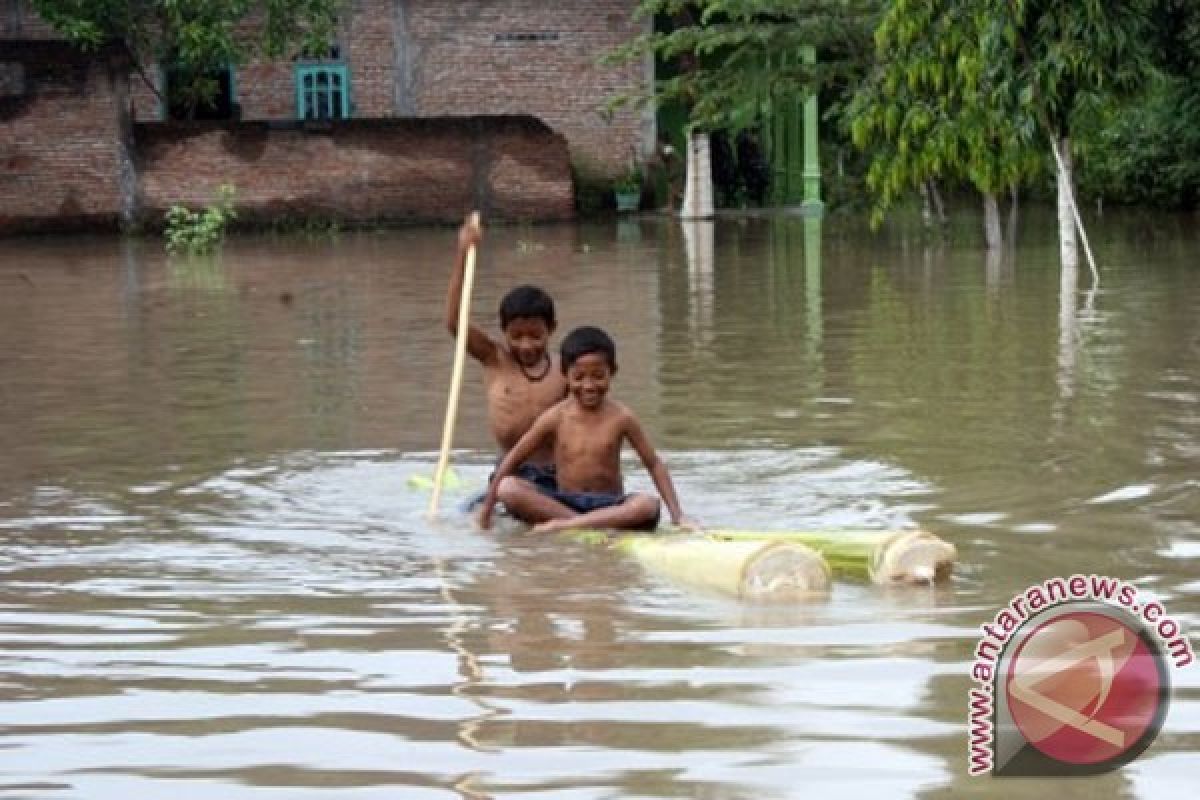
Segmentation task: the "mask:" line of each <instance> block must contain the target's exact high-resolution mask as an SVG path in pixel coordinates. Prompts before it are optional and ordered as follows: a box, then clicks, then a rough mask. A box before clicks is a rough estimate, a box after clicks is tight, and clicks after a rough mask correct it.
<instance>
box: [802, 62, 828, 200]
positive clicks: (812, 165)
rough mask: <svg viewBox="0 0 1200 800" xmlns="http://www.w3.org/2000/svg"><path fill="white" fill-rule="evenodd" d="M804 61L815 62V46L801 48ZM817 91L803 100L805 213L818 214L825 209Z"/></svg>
mask: <svg viewBox="0 0 1200 800" xmlns="http://www.w3.org/2000/svg"><path fill="white" fill-rule="evenodd" d="M803 57H804V63H806V64H816V63H817V51H816V48H814V47H811V46H807V47H804V48H803ZM817 113H818V110H817V93H816V92H813V93H812V94H810V95H809V96H808V99H806V100H805V101H804V204H803V206H801V207H802V208H803V209H804V211H805V212H806V213H810V214H820V213H822V212H823V211H824V209H825V204H824V203H822V202H821V166H820V163H819V162H818V158H817Z"/></svg>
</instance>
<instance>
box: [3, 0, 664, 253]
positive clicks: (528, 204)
mask: <svg viewBox="0 0 1200 800" xmlns="http://www.w3.org/2000/svg"><path fill="white" fill-rule="evenodd" d="M635 5H636V0H558V2H555V3H546V2H544V1H543V0H349V2H348V6H347V7H348V11H347V13H345V14H344V15H343V18H342V20H341V23H340V25H339V28H338V33H337V37H336V41H335V42H334V43H333V44H332V46H331V48H330V49H329V51H328V52H325V53H321V54H319V55H320V57H317V58H305V59H297V60H294V61H288V62H271V63H248V64H244V65H238V66H231V67H229V68H228V69H225V70H223V71H221V72H220V73H219V74H218V75H217V76H216V77H218V85H219V87H220V89H219V92H218V96H217V98H216V99H215V101H214V103H213V104H212V106H211V107H206V108H203V109H200V113H199V114H196V116H197V117H199V118H204V119H205V120H206V121H205V122H191V123H188V124H186V125H175V124H171V123H170V122H169V120H171V119H172V117H173V116H177V115H178V109H172V108H170V107H169V103H168V102H167V101H165V100H164V98H167V97H171V96H172V95H171V92H170V82H171V78H172V76H171V72H170V69H169V65H151V67H150V68H149V69H148V70H147V71H146V76H147V78H148V79H149V81H150V82H152V83H153V84H154V85H155V88H156V89H157V92H156V91H152V90H151V89H150V88H149V87H148V86H146V85H145V81H143V80H141V79H140V78H137V77H135V79H134V80H133V82H132V84H130V86H129V93H128V95H127V96H126V95H125V93H124V90H123V87H122V85H120V83H119V82H118V81H116V80H115V79H114V76H112V75H111V74H109V72H108V70H107V68H106V67H105V62H104V61H103V59H101V58H96V57H85V56H83V55H81V54H79V53H77V52H75V51H74V50H73V49H72V48H70V47H68V46H66V45H65V44H64V43H62V42H61V41H58V39H59V37H58V36H57V35H56V34H55V32H54V31H53V30H51V29H50V28H49V27H48V26H46V25H45V24H44V23H43V22H41V21H40V20H39V19H37V17H36V16H35V15H34V14H33V13H32V12H31V11H30V10H29V8H28V2H27V0H3V2H0V231H2V230H5V229H24V228H29V227H39V225H40V223H38V220H41V221H42V222H44V223H46V226H47V227H54V226H55V220H57V221H58V222H59V223H65V224H74V223H76V222H78V223H80V224H84V223H88V222H90V223H96V224H106V223H107V222H108V221H110V220H111V219H112V218H114V217H115V216H120V215H124V216H127V217H128V216H130V215H133V214H135V213H138V212H141V213H147V212H149V211H157V210H158V209H159V208H160V207H161V206H162V205H163V204H164V203H168V202H177V201H183V202H195V201H197V200H199V201H203V200H204V199H205V198H206V197H208V196H210V195H211V190H212V189H213V188H214V185H215V183H219V182H220V181H221V180H232V182H234V183H235V184H237V185H238V187H239V198H240V201H239V205H241V204H242V202H241V201H243V200H244V201H248V202H250V205H251V206H252V208H251V211H254V210H255V209H257V210H258V211H259V212H261V213H262V214H264V215H269V214H272V213H278V212H287V213H297V214H300V213H305V212H307V211H312V212H316V213H329V212H333V213H338V212H340V211H342V210H346V211H348V212H349V213H348V214H346V215H343V216H349V217H351V218H354V217H358V216H361V217H364V218H372V219H375V218H380V217H395V218H397V219H443V218H446V219H449V218H453V217H454V216H456V215H457V214H459V213H460V212H461V208H462V206H463V205H464V204H465V205H471V204H472V203H473V202H474V203H478V202H479V201H480V199H481V198H482V199H483V201H485V202H484V204H485V205H488V204H490V205H491V206H492V207H493V208H494V209H497V210H499V211H501V213H502V215H505V214H506V215H510V216H513V217H522V218H548V219H549V218H562V217H564V216H569V215H570V213H571V211H570V209H569V208H568V207H565V206H564V186H565V191H566V194H567V195H569V193H570V180H571V179H570V173H569V171H568V170H566V167H565V162H566V160H567V159H568V158H569V160H570V161H571V162H573V163H574V164H575V165H576V167H578V168H582V169H585V170H589V171H593V172H602V173H609V174H614V173H616V172H617V171H619V170H621V169H622V168H623V167H625V166H626V165H628V164H629V162H630V160H631V159H633V158H637V157H641V156H643V155H644V154H646V153H647V152H649V149H650V148H651V147H652V146H653V142H654V139H655V128H654V125H655V122H654V116H653V113H652V112H647V111H639V110H636V109H632V108H624V109H619V110H615V111H610V110H608V109H607V104H608V102H609V101H610V100H611V99H612V98H613V97H614V96H616V95H618V94H621V93H624V92H629V91H631V90H637V89H639V88H642V87H644V86H645V85H646V84H647V82H648V81H649V80H651V79H652V67H648V66H647V65H643V64H629V65H622V66H611V65H605V64H602V63H601V59H602V58H603V57H604V55H605V54H607V53H609V52H610V51H611V50H612V49H613V48H615V47H617V46H618V45H620V44H621V43H623V42H626V41H628V40H629V39H630V38H632V37H634V36H636V35H637V34H638V33H639V32H641V31H642V30H643V29H644V26H645V25H647V24H648V23H647V22H645V21H643V20H635V19H634V17H633V9H634V7H635ZM121 109H128V113H121ZM526 116H528V117H533V118H536V120H540V122H541V123H542V125H538V124H537V123H536V122H532V121H521V118H522V117H526ZM314 120H316V121H318V122H317V123H314V122H313V121H314ZM423 152H427V154H428V157H425V158H422V157H421V154H422V153H423ZM556 159H557V161H556ZM564 181H565V184H564ZM210 184H214V185H210ZM289 184H290V185H292V187H293V189H294V190H289V189H287V186H288V185H289ZM405 186H408V187H409V188H408V189H407V190H406V189H405V188H404V187H405ZM422 186H425V187H426V188H428V187H429V186H433V187H434V188H435V189H436V191H433V192H421V191H420V189H421V187H422ZM456 187H457V188H456ZM243 188H245V191H243ZM526 195H528V196H526ZM397 198H400V200H397ZM438 198H440V200H439V199H438ZM318 201H319V202H320V203H323V205H321V206H320V207H313V205H312V204H313V203H314V202H318ZM426 201H429V202H432V203H433V205H432V206H430V207H428V208H422V207H421V206H422V203H425V202H426ZM397 202H399V205H395V203H397ZM346 204H349V206H350V207H348V208H346V209H343V208H341V206H342V205H346ZM439 204H440V206H439ZM506 204H507V205H506Z"/></svg>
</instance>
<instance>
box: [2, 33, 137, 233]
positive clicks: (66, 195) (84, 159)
mask: <svg viewBox="0 0 1200 800" xmlns="http://www.w3.org/2000/svg"><path fill="white" fill-rule="evenodd" d="M114 109H115V105H114V103H113V94H112V85H111V83H110V81H109V78H108V73H107V71H106V69H105V68H104V66H103V64H102V63H101V62H98V61H95V60H93V59H91V58H87V57H85V56H82V55H80V54H79V53H78V52H77V51H75V50H74V49H72V48H70V47H68V46H66V45H65V44H62V43H59V42H45V41H41V42H39V41H26V42H5V43H4V47H3V50H2V51H0V233H4V232H10V231H16V230H39V229H61V228H71V229H80V228H90V227H113V226H115V225H116V221H117V212H118V209H119V208H120V196H119V194H120V192H119V188H118V187H119V183H118V180H119V164H118V157H119V152H118V142H119V137H118V131H117V116H116V113H115V111H114Z"/></svg>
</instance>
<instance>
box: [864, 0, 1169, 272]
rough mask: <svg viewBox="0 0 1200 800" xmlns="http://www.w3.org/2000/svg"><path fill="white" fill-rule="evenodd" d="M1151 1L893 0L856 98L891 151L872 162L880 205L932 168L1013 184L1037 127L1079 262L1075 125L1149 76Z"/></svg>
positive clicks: (868, 134)
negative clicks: (870, 75)
mask: <svg viewBox="0 0 1200 800" xmlns="http://www.w3.org/2000/svg"><path fill="white" fill-rule="evenodd" d="M1158 1H1161V0H1158ZM1154 2H1156V0H1079V1H1078V2H1060V1H1059V0H937V1H936V2H935V3H929V2H918V0H891V2H889V3H888V8H887V12H886V13H885V15H884V21H883V23H882V24H881V27H880V30H879V32H878V34H879V36H880V42H879V44H880V51H881V53H880V55H881V60H882V62H883V63H882V64H881V66H880V68H879V71H878V72H877V73H876V79H875V81H874V82H873V83H871V84H869V86H868V88H867V89H866V90H864V91H865V92H866V94H865V95H864V96H862V97H861V98H860V102H859V103H858V104H857V106H856V107H855V112H856V113H855V117H856V122H857V126H858V130H857V131H856V136H857V137H858V138H859V139H861V140H862V141H863V142H864V143H868V144H872V145H876V146H878V145H879V143H880V142H883V143H884V145H883V146H884V147H885V148H887V149H885V151H884V158H886V157H887V156H889V155H894V156H896V157H897V158H898V163H897V164H895V165H891V164H887V163H884V162H883V161H882V160H880V159H876V165H874V166H873V170H874V171H873V173H872V175H871V180H870V183H871V184H872V185H873V186H874V187H875V189H876V191H878V192H879V195H880V203H881V205H882V206H883V207H886V206H887V204H888V203H890V202H891V201H892V200H894V199H895V197H896V196H897V195H898V194H899V193H900V191H902V190H903V189H904V188H905V187H907V186H911V185H915V184H917V183H919V182H920V181H921V180H924V179H926V178H929V177H934V176H942V175H945V176H950V177H956V178H966V179H968V180H970V181H971V183H972V184H974V185H975V186H977V187H978V188H979V189H980V190H981V191H983V192H984V193H985V195H986V194H987V193H989V192H994V191H996V190H997V189H999V188H1001V187H1003V186H1005V185H1012V183H1013V182H1014V181H1017V180H1020V179H1021V178H1022V177H1025V176H1028V175H1030V174H1031V173H1032V170H1031V169H1030V164H1029V159H1028V157H1027V153H1028V148H1029V147H1030V146H1031V144H1032V143H1033V142H1036V141H1037V140H1038V139H1039V138H1040V139H1041V141H1042V142H1043V145H1042V150H1043V152H1044V153H1046V151H1047V150H1049V152H1048V153H1046V154H1047V155H1052V156H1053V160H1052V161H1051V163H1052V164H1054V165H1055V168H1056V174H1057V175H1058V193H1059V231H1060V245H1061V246H1060V252H1061V255H1062V259H1063V263H1064V265H1074V264H1077V263H1078V255H1077V246H1076V230H1077V226H1076V223H1075V221H1074V219H1073V216H1074V215H1073V211H1072V198H1073V195H1074V188H1073V180H1072V158H1071V147H1070V137H1071V131H1072V125H1073V122H1074V121H1075V119H1076V117H1077V115H1079V114H1081V113H1084V112H1085V110H1086V109H1087V108H1089V107H1091V106H1094V105H1095V104H1096V103H1098V102H1099V101H1100V100H1101V99H1103V98H1105V97H1111V96H1118V95H1121V94H1124V93H1128V92H1130V91H1132V90H1133V89H1135V88H1137V87H1138V86H1141V85H1143V84H1144V82H1145V81H1146V79H1147V76H1148V71H1149V52H1148V47H1147V45H1146V24H1147V19H1148V17H1149V12H1150V10H1151V7H1152V5H1153V3H1154ZM893 50H895V51H896V52H893ZM1046 142H1049V144H1050V147H1049V148H1047V147H1046V146H1045V143H1046Z"/></svg>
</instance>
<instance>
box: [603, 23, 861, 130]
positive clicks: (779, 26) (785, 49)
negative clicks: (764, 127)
mask: <svg viewBox="0 0 1200 800" xmlns="http://www.w3.org/2000/svg"><path fill="white" fill-rule="evenodd" d="M879 6H880V2H879V0H694V1H693V2H684V1H683V0H642V1H641V2H640V3H639V4H638V8H637V11H636V13H637V14H638V15H639V16H641V17H644V18H648V17H654V16H666V17H669V18H670V20H671V22H672V25H671V27H670V29H669V30H662V31H652V32H647V33H645V34H643V35H642V36H640V37H638V38H636V39H635V40H633V41H632V42H630V43H628V44H627V45H626V46H624V47H622V48H621V49H620V50H618V52H617V54H616V55H617V58H618V59H621V58H625V59H628V58H637V57H641V56H643V55H645V54H647V53H651V54H653V55H654V56H655V57H656V58H658V59H660V60H661V61H666V62H675V63H677V64H678V65H679V66H680V69H679V70H678V72H677V74H676V75H674V76H672V77H670V78H668V79H666V80H662V81H659V82H658V83H657V85H656V86H655V88H654V92H653V95H652V97H651V98H649V99H655V100H658V101H659V102H672V101H674V102H680V103H682V104H684V105H685V106H686V107H687V108H688V110H689V116H690V121H691V122H692V124H694V125H696V126H700V127H704V128H706V129H709V130H715V129H718V128H724V129H737V128H740V127H745V126H747V125H751V124H754V123H756V122H757V121H759V120H760V119H761V118H762V116H763V115H764V114H767V113H769V112H770V110H771V108H772V107H773V106H774V105H775V104H778V103H783V102H789V103H796V102H798V101H801V100H803V99H804V98H805V97H807V96H808V95H809V94H811V93H812V92H814V91H816V90H818V89H820V88H821V87H822V86H826V85H834V84H836V83H837V82H839V81H845V80H847V76H857V75H860V74H861V73H862V71H863V69H864V65H865V64H866V63H867V62H868V60H869V58H870V33H871V29H872V27H873V25H874V22H875V19H876V16H877V14H878V11H879ZM805 47H815V48H817V49H818V51H819V52H820V55H821V58H820V60H819V62H818V63H817V64H816V65H812V64H806V63H804V62H803V60H802V59H800V58H799V57H798V56H799V54H800V52H801V51H802V50H803V49H804V48H805Z"/></svg>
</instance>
